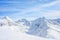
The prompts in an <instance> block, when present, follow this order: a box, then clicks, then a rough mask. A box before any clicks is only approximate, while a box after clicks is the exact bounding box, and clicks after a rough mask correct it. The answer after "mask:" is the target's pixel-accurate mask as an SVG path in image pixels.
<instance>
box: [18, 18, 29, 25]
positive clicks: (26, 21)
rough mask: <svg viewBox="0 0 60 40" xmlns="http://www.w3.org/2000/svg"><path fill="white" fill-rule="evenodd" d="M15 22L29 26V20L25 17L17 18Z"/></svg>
mask: <svg viewBox="0 0 60 40" xmlns="http://www.w3.org/2000/svg"><path fill="white" fill-rule="evenodd" d="M17 23H22V24H23V25H26V26H30V22H29V21H28V20H26V19H21V20H18V21H17Z"/></svg>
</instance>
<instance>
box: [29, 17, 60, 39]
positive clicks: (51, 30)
mask: <svg viewBox="0 0 60 40" xmlns="http://www.w3.org/2000/svg"><path fill="white" fill-rule="evenodd" d="M54 23H56V24H54ZM28 34H31V35H37V36H41V37H47V38H53V39H56V40H59V39H60V25H59V24H58V23H57V22H55V21H54V22H53V21H51V20H48V19H45V18H44V17H43V18H39V19H36V20H34V21H33V22H32V24H31V26H30V29H29V31H28Z"/></svg>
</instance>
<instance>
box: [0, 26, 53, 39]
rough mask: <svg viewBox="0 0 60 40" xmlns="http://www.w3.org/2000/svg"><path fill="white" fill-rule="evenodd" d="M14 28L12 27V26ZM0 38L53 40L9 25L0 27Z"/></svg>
mask: <svg viewBox="0 0 60 40" xmlns="http://www.w3.org/2000/svg"><path fill="white" fill-rule="evenodd" d="M13 29H14V28H13ZM0 40H53V39H48V38H42V37H37V36H32V35H28V34H24V33H21V32H20V31H19V30H16V29H15V30H12V29H11V28H10V27H0Z"/></svg>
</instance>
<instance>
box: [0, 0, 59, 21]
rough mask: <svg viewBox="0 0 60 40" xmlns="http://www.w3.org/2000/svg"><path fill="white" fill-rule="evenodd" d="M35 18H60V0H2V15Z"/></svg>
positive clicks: (0, 6) (0, 13) (0, 7)
mask: <svg viewBox="0 0 60 40" xmlns="http://www.w3.org/2000/svg"><path fill="white" fill-rule="evenodd" d="M4 16H9V17H11V18H12V19H14V20H15V19H16V20H17V19H22V18H25V19H28V20H34V19H36V18H39V17H43V16H44V17H46V18H49V19H50V18H59V17H60V0H0V17H4Z"/></svg>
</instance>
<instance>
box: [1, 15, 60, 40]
mask: <svg viewBox="0 0 60 40" xmlns="http://www.w3.org/2000/svg"><path fill="white" fill-rule="evenodd" d="M4 32H5V34H4ZM13 32H14V35H15V37H14V35H13ZM10 33H11V34H10ZM15 33H16V34H15ZM24 33H25V34H24ZM6 34H8V35H9V34H10V35H13V37H12V36H10V35H9V36H8V35H7V36H6ZM17 34H18V35H19V36H18V38H17ZM0 35H1V36H0V39H1V40H4V39H7V38H8V37H12V38H8V40H10V39H11V40H13V39H14V38H16V40H17V39H18V40H20V39H22V38H23V36H25V37H27V38H28V40H29V39H31V40H36V39H35V38H36V37H31V36H26V35H34V36H39V38H37V39H38V40H40V38H43V39H41V40H44V38H46V40H50V39H51V40H52V39H54V40H55V39H56V40H60V19H52V20H51V19H46V18H45V17H42V18H38V19H36V20H34V21H32V22H31V24H30V22H29V21H28V20H26V19H22V20H17V21H14V20H12V19H11V18H9V17H8V16H6V17H3V18H0ZM20 35H21V36H22V37H21V36H20ZM5 36H6V37H5ZM19 37H20V38H19ZM2 38H3V39H2ZM27 38H26V40H27ZM47 38H48V39H47ZM24 39H25V38H24ZM24 39H23V40H24Z"/></svg>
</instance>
